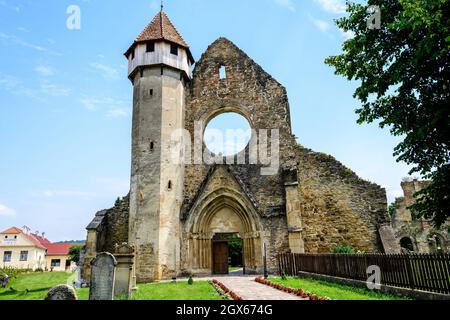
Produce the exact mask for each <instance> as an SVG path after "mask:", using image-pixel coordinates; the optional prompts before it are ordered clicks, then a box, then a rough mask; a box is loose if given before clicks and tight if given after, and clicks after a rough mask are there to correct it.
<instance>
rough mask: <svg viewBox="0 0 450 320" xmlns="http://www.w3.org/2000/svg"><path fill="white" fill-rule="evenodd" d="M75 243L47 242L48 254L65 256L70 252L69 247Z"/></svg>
mask: <svg viewBox="0 0 450 320" xmlns="http://www.w3.org/2000/svg"><path fill="white" fill-rule="evenodd" d="M72 246H73V245H72V244H70V243H50V244H47V255H48V256H64V255H68V254H69V249H70V247H72Z"/></svg>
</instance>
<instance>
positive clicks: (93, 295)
mask: <svg viewBox="0 0 450 320" xmlns="http://www.w3.org/2000/svg"><path fill="white" fill-rule="evenodd" d="M116 265H117V261H116V258H114V256H113V255H112V254H110V253H107V252H103V253H99V254H98V255H97V257H95V259H94V260H92V261H91V268H92V274H91V285H90V291H89V300H113V293H114V282H115V274H116Z"/></svg>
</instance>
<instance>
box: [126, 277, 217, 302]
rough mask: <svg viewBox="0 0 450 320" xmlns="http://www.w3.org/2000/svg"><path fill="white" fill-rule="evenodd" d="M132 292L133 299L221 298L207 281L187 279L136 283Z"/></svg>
mask: <svg viewBox="0 0 450 320" xmlns="http://www.w3.org/2000/svg"><path fill="white" fill-rule="evenodd" d="M138 288H139V290H138V291H137V292H134V293H133V300H222V297H221V296H220V295H219V294H218V293H217V291H216V290H215V289H214V287H213V286H212V285H210V284H209V283H208V282H207V281H195V280H194V284H192V285H189V284H188V283H187V281H177V282H176V283H171V282H169V283H153V284H141V285H138Z"/></svg>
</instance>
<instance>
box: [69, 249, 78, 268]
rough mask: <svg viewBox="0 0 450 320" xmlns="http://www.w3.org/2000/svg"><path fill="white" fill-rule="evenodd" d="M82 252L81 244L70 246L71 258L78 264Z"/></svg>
mask: <svg viewBox="0 0 450 320" xmlns="http://www.w3.org/2000/svg"><path fill="white" fill-rule="evenodd" d="M80 252H81V247H80V246H72V247H70V248H69V256H70V260H72V261H73V262H75V263H76V264H78V262H80Z"/></svg>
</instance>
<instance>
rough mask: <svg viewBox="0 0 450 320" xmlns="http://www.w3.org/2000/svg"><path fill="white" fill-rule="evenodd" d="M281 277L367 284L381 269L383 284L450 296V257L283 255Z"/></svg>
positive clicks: (280, 259)
mask: <svg viewBox="0 0 450 320" xmlns="http://www.w3.org/2000/svg"><path fill="white" fill-rule="evenodd" d="M277 259H278V270H279V272H280V274H285V275H289V276H296V275H297V274H298V273H299V272H300V271H304V272H309V273H316V274H322V275H328V276H334V277H340V278H346V279H353V280H361V281H367V279H368V274H367V268H368V267H369V266H373V265H375V266H378V267H380V270H381V284H383V285H390V286H395V287H402V288H410V289H417V290H423V291H430V292H437V293H444V294H450V254H412V255H404V254H390V255H388V254H279V255H278V258H277Z"/></svg>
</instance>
